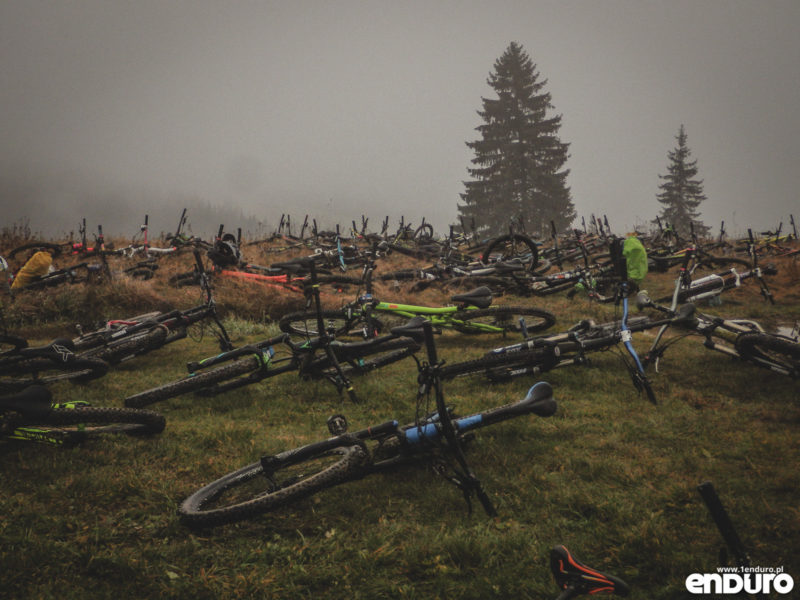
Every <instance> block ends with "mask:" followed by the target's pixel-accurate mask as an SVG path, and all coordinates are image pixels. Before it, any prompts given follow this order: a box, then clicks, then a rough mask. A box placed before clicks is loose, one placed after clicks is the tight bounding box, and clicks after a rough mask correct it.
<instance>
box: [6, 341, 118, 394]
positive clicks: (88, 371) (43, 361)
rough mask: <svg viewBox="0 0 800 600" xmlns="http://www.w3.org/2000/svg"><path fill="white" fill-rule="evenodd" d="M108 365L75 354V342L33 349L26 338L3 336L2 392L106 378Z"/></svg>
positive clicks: (95, 359) (62, 342)
mask: <svg viewBox="0 0 800 600" xmlns="http://www.w3.org/2000/svg"><path fill="white" fill-rule="evenodd" d="M107 371H108V363H106V362H105V361H103V360H100V359H97V358H86V357H82V356H78V355H77V354H76V353H75V346H74V344H73V343H72V341H71V340H69V339H66V338H58V339H55V340H53V341H52V342H50V343H49V344H45V345H43V346H33V347H32V346H29V345H28V341H27V340H25V339H24V338H21V337H17V336H13V335H0V390H7V391H18V390H21V389H23V388H25V387H28V386H30V385H33V384H40V385H48V384H51V383H56V382H58V381H67V380H72V381H82V382H83V381H89V380H91V379H95V378H97V377H102V376H103V375H105V374H106V372H107Z"/></svg>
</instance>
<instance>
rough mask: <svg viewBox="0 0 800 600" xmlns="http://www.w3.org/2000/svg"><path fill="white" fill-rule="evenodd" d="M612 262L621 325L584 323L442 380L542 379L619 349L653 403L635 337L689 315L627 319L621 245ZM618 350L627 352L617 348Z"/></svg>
mask: <svg viewBox="0 0 800 600" xmlns="http://www.w3.org/2000/svg"><path fill="white" fill-rule="evenodd" d="M612 257H613V260H614V269H615V270H616V279H617V286H618V287H617V292H616V294H615V306H619V305H621V307H622V315H621V318H620V319H619V320H615V321H612V322H609V323H603V324H599V325H598V324H596V323H594V322H593V321H591V320H583V321H581V322H580V323H578V324H577V325H575V326H574V327H572V328H571V329H569V330H567V331H565V332H560V333H555V334H545V335H540V336H535V337H529V338H527V339H525V340H523V341H522V342H518V343H515V344H511V345H508V346H502V347H499V348H495V349H493V350H491V351H489V352H487V353H486V354H484V355H483V356H482V357H480V358H477V359H473V360H468V361H463V362H457V363H450V364H446V365H444V366H443V367H442V370H441V376H442V378H444V379H451V378H454V377H461V376H472V375H483V376H486V377H487V378H488V379H489V380H490V381H493V382H496V381H506V380H508V379H510V378H513V377H520V376H523V375H534V376H538V375H540V374H541V373H544V372H546V371H550V370H552V369H555V368H559V367H565V366H571V365H585V364H588V363H589V356H588V355H589V354H590V353H593V352H599V351H606V350H612V349H618V350H619V356H620V358H621V360H622V362H623V364H624V365H625V367H626V369H627V371H628V373H629V374H630V377H631V381H632V382H633V384H634V387H635V388H636V389H637V390H638V391H639V392H644V393H645V394H646V396H647V398H648V399H649V400H650V401H651V402H653V403H654V404H655V403H656V398H655V394H654V393H653V390H652V387H651V385H650V381H649V379H648V378H647V374H646V373H645V368H644V364H643V363H642V361H641V360H640V359H639V356H638V353H637V352H636V349H635V348H634V346H633V343H632V336H633V333H636V332H639V331H645V330H647V329H651V328H655V327H660V326H662V325H669V324H671V323H676V322H678V321H680V320H681V319H683V318H686V316H685V315H684V314H683V313H679V314H676V315H669V316H668V317H666V318H664V319H662V320H651V319H649V318H648V317H646V316H637V317H632V318H629V294H630V287H629V285H630V284H629V282H628V281H627V270H626V269H627V267H626V264H625V259H624V257H623V256H622V244H621V240H613V241H612ZM620 345H621V346H622V347H623V349H624V350H623V349H620V348H619V346H620Z"/></svg>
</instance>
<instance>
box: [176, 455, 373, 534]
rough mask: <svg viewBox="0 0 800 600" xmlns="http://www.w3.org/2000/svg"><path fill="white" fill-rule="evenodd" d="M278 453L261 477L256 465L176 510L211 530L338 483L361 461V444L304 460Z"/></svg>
mask: <svg viewBox="0 0 800 600" xmlns="http://www.w3.org/2000/svg"><path fill="white" fill-rule="evenodd" d="M293 452H295V451H288V452H284V453H282V454H279V455H278V456H277V457H275V458H276V459H278V460H277V461H276V465H277V468H275V469H274V470H272V472H270V473H266V472H265V471H264V468H263V467H262V463H261V462H256V463H253V464H250V465H247V466H246V467H242V468H241V469H239V470H238V471H234V472H233V473H229V474H228V475H225V476H224V477H221V478H219V479H217V480H216V481H213V482H211V483H209V484H208V485H206V486H204V487H202V488H200V489H199V490H197V491H196V492H195V493H193V494H192V495H191V496H189V497H188V498H186V499H185V500H184V501H183V502H182V503H181V505H180V507H179V508H178V514H179V515H180V517H181V521H182V522H183V523H184V524H185V525H189V526H190V527H214V526H217V525H224V524H227V523H235V522H237V521H242V520H244V519H250V518H252V517H255V516H257V515H260V514H262V513H265V512H267V511H269V510H273V509H275V508H278V507H279V506H282V505H285V504H289V503H291V502H294V501H296V500H298V499H300V498H303V497H305V496H308V495H310V494H314V493H316V492H319V491H320V490H323V489H325V488H328V487H332V486H334V485H336V484H339V483H342V482H343V481H345V480H347V479H348V478H350V477H352V476H353V475H354V474H355V473H356V472H358V471H359V470H360V468H361V467H362V466H363V465H364V464H365V463H366V461H367V455H366V453H365V452H364V450H363V449H362V448H361V446H340V447H338V448H334V449H333V450H330V451H328V452H325V453H321V454H315V455H312V456H308V457H293V456H292V453H293Z"/></svg>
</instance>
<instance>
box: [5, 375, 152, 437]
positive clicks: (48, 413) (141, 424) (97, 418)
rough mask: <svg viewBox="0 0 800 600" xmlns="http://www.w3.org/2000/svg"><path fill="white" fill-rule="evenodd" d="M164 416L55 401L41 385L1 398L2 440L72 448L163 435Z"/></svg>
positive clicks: (142, 411)
mask: <svg viewBox="0 0 800 600" xmlns="http://www.w3.org/2000/svg"><path fill="white" fill-rule="evenodd" d="M164 426H165V420H164V417H163V416H161V415H160V414H158V413H154V412H152V411H149V410H135V409H132V408H116V407H93V406H90V405H89V403H88V402H85V401H80V400H79V401H72V402H62V403H59V402H53V397H52V394H51V393H50V390H48V389H47V388H45V387H43V386H40V385H32V386H28V387H26V388H25V389H24V390H22V391H21V392H18V393H15V394H10V395H3V396H0V439H3V440H13V441H33V442H42V443H47V444H53V445H58V446H60V445H71V444H76V443H80V442H83V441H84V440H87V439H90V438H95V437H99V436H102V435H109V434H119V433H125V434H128V435H142V434H154V433H161V432H162V431H163V430H164Z"/></svg>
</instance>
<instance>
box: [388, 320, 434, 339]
mask: <svg viewBox="0 0 800 600" xmlns="http://www.w3.org/2000/svg"><path fill="white" fill-rule="evenodd" d="M427 320H428V319H426V318H425V317H423V316H418V317H413V318H411V319H409V320H408V321H406V322H405V323H404V324H402V325H398V326H397V327H392V329H391V330H390V331H391V333H392V335H396V336H399V337H410V338H411V339H412V340H415V341H418V342H419V341H422V340H424V339H425V332H424V331H423V330H422V324H423V323H424V322H425V321H427Z"/></svg>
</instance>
